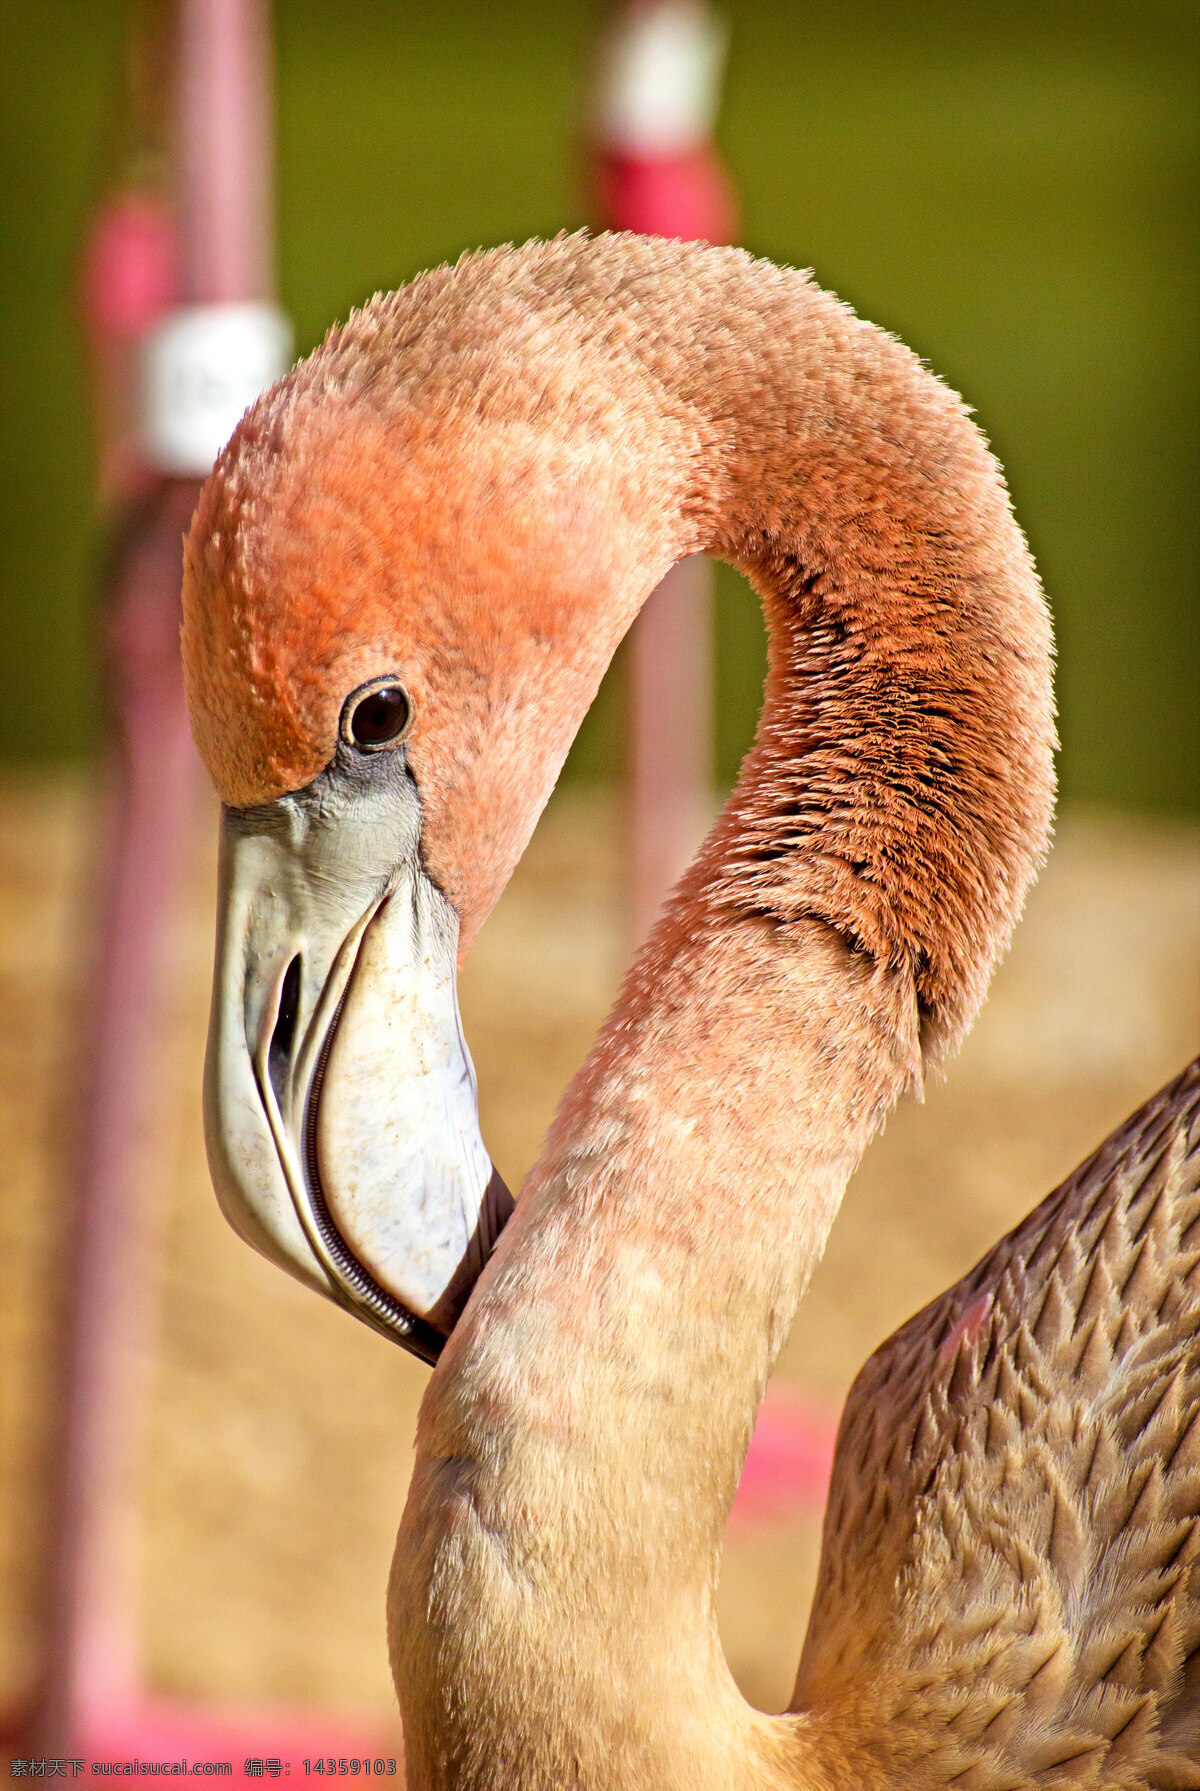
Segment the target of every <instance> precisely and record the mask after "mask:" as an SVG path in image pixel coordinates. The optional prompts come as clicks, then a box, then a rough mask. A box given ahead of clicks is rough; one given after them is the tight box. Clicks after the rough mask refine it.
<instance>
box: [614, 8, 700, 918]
mask: <svg viewBox="0 0 1200 1791" xmlns="http://www.w3.org/2000/svg"><path fill="white" fill-rule="evenodd" d="M724 47H725V34H724V29H723V27H722V25H721V22H720V20H719V19H718V17H717V15H716V14H715V13H714V12H713V11H712V10H711V9H710V7H709V6H708V5H707V4H706V0H622V4H620V5H618V6H617V7H616V9H615V10H614V12H613V14H612V16H611V18H610V21H609V26H608V29H607V32H606V34H605V37H604V39H603V42H602V46H601V57H600V73H599V81H598V83H597V89H596V101H595V107H594V114H593V135H594V141H595V147H596V158H595V176H596V191H597V197H598V200H599V205H600V209H601V212H602V214H603V218H604V222H605V223H607V224H610V225H612V226H613V227H614V228H616V229H618V230H635V231H639V232H641V233H643V234H646V235H652V236H669V237H677V238H680V239H682V240H692V239H701V240H704V241H707V242H728V241H729V240H730V238H731V237H732V235H733V232H734V203H733V195H732V190H731V188H730V185H729V181H728V179H727V178H726V175H725V173H724V170H723V169H722V167H721V164H720V162H719V160H718V159H717V156H716V152H715V150H714V148H713V143H712V124H713V118H714V115H715V112H716V103H717V95H718V88H719V82H720V73H721V67H722V63H723V59H724ZM712 663H713V650H712V568H711V567H710V566H709V564H708V562H707V561H705V560H704V559H702V558H700V557H698V556H697V557H695V558H692V559H688V560H683V561H681V562H680V564H679V565H677V566H675V567H673V568H672V570H671V571H670V572H669V573H668V574H667V576H666V578H665V579H664V580H663V581H662V583H661V584H660V585H659V587H658V589H657V590H656V591H655V592H654V593H653V594H652V595H651V597H650V599H649V601H648V603H647V604H646V606H645V608H644V609H643V610H642V613H641V615H640V616H639V617H638V619H637V621H636V623H635V624H634V627H633V629H632V632H631V635H630V683H629V708H630V748H629V783H630V804H629V808H630V884H631V888H630V908H631V911H632V921H633V926H634V930H635V933H636V935H637V937H638V938H641V937H642V936H643V935H644V934H645V932H646V931H647V929H648V927H649V926H650V923H651V921H652V920H653V918H654V915H655V914H656V913H657V911H658V908H659V907H660V905H661V903H662V900H663V897H664V896H665V895H666V893H667V891H668V890H669V889H670V887H671V885H672V884H673V883H674V882H675V880H676V878H677V877H678V876H679V874H680V872H681V871H682V870H683V868H684V866H685V865H686V864H687V862H688V860H689V859H690V858H691V857H692V856H693V854H694V853H695V850H696V848H697V846H698V845H699V843H700V840H701V838H702V837H703V834H704V830H705V828H706V826H707V823H708V820H709V818H710V809H711V802H712V738H711V714H712Z"/></svg>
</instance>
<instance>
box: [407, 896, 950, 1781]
mask: <svg viewBox="0 0 1200 1791" xmlns="http://www.w3.org/2000/svg"><path fill="white" fill-rule="evenodd" d="M686 922H687V917H686V916H685V915H679V916H677V918H676V922H674V923H671V924H668V925H667V926H666V927H665V928H664V929H663V930H662V932H661V933H660V935H659V937H658V938H657V940H656V941H653V942H652V945H651V956H652V958H653V964H654V977H655V983H656V988H657V991H658V993H657V997H656V999H655V1001H654V1002H653V1003H652V1004H651V1005H647V1004H646V1003H645V1002H644V1001H643V1000H642V998H641V995H640V992H639V988H638V979H637V978H636V977H635V978H634V979H632V980H631V983H630V986H629V988H628V989H627V991H626V995H625V998H624V1000H623V1002H622V1004H621V1005H620V1006H619V1007H618V1010H617V1012H616V1014H615V1015H614V1018H613V1021H612V1022H611V1023H610V1025H609V1027H608V1029H607V1031H606V1033H605V1035H604V1037H603V1039H602V1040H601V1042H600V1045H599V1046H598V1048H597V1051H596V1053H595V1054H594V1056H593V1058H592V1060H591V1062H590V1063H589V1065H588V1067H587V1069H586V1070H585V1072H584V1074H583V1077H582V1079H581V1081H580V1082H579V1084H578V1085H577V1086H576V1088H575V1089H574V1090H573V1092H572V1096H571V1098H570V1101H569V1103H568V1105H567V1107H566V1108H565V1109H564V1112H563V1114H562V1115H561V1117H560V1120H559V1122H558V1125H557V1127H556V1130H555V1133H554V1135H553V1136H552V1139H551V1142H550V1145H549V1148H548V1152H547V1155H546V1157H545V1159H544V1160H543V1163H542V1165H541V1166H540V1168H539V1170H538V1171H537V1172H536V1178H535V1181H534V1183H533V1185H531V1187H529V1188H528V1189H527V1190H526V1193H525V1196H524V1198H523V1200H522V1202H521V1205H520V1207H519V1208H518V1211H517V1213H516V1215H515V1216H514V1219H513V1220H512V1221H511V1223H510V1226H509V1228H508V1230H507V1231H506V1232H505V1234H504V1237H503V1239H502V1241H501V1244H500V1247H499V1249H498V1251H497V1253H496V1256H495V1257H494V1258H493V1262H492V1264H491V1265H490V1266H489V1271H488V1274H487V1276H486V1278H485V1281H484V1282H483V1283H481V1285H480V1286H479V1288H478V1289H477V1290H476V1295H475V1297H474V1299H473V1300H472V1302H471V1304H470V1306H469V1308H468V1311H467V1314H466V1316H465V1317H464V1319H463V1320H462V1321H460V1324H459V1327H458V1328H457V1330H456V1331H455V1333H454V1335H453V1336H452V1338H451V1341H450V1344H449V1345H448V1347H447V1350H446V1353H445V1355H444V1357H443V1359H442V1363H441V1365H440V1367H439V1369H438V1371H437V1373H436V1374H435V1376H434V1379H433V1381H432V1383H431V1386H430V1391H429V1395H428V1397H427V1399H426V1402H425V1405H424V1408H423V1412H422V1418H421V1428H420V1436H419V1445H418V1452H419V1459H418V1467H417V1473H416V1477H415V1479H414V1483H413V1489H412V1492H411V1494H410V1500H409V1505H408V1509H407V1512H406V1516H405V1521H404V1525H403V1528H402V1530H401V1534H400V1540H399V1543H398V1549H397V1556H396V1564H395V1570H394V1574H393V1580H392V1591H391V1600H390V1613H391V1624H392V1637H393V1649H394V1665H395V1668H396V1672H397V1681H398V1684H399V1685H400V1687H401V1695H402V1706H403V1712H404V1720H405V1733H406V1740H407V1747H408V1751H409V1767H408V1770H409V1774H410V1783H411V1784H412V1786H413V1787H414V1791H415V1788H416V1787H421V1788H422V1791H425V1788H426V1787H428V1788H431V1791H432V1788H434V1787H436V1788H437V1791H448V1788H449V1787H451V1786H453V1787H455V1788H456V1791H461V1788H465V1787H471V1788H472V1791H474V1788H476V1787H478V1788H479V1791H482V1788H483V1787H488V1788H489V1791H492V1788H495V1791H499V1787H502V1786H503V1787H511V1786H514V1785H520V1786H521V1787H522V1791H543V1788H545V1791H550V1788H551V1787H555V1788H556V1791H557V1788H558V1787H561V1786H564V1785H578V1786H581V1787H582V1786H587V1787H593V1786H594V1787H597V1788H599V1787H602V1786H603V1787H606V1788H616V1787H625V1786H630V1787H633V1786H642V1785H647V1786H648V1785H654V1786H656V1787H662V1788H664V1791H669V1788H672V1787H679V1788H680V1791H683V1788H684V1787H694V1786H696V1785H699V1784H703V1785H705V1786H713V1787H716V1786H724V1785H726V1784H728V1785H729V1786H731V1787H732V1786H734V1785H736V1786H738V1787H745V1786H747V1785H756V1784H760V1783H761V1784H762V1785H764V1786H766V1785H773V1784H776V1783H788V1784H792V1785H797V1784H800V1783H803V1784H805V1785H808V1786H812V1787H818V1786H820V1785H823V1784H825V1783H826V1780H825V1778H824V1777H823V1776H822V1775H821V1773H820V1769H819V1767H818V1766H817V1764H816V1763H815V1762H812V1763H810V1765H811V1771H808V1772H806V1776H805V1777H804V1778H803V1779H802V1780H801V1779H797V1778H795V1777H794V1776H793V1774H792V1772H791V1770H790V1766H789V1762H799V1761H802V1760H803V1757H804V1751H805V1735H804V1725H803V1719H797V1718H778V1719H769V1718H766V1717H763V1716H762V1715H760V1714H759V1713H757V1712H755V1711H753V1710H751V1709H750V1708H749V1707H748V1706H747V1705H746V1704H745V1703H744V1702H743V1700H742V1699H741V1697H740V1695H739V1694H738V1692H737V1690H736V1688H735V1687H734V1685H733V1683H732V1681H731V1679H730V1676H729V1673H728V1669H727V1667H726V1665H725V1662H724V1658H723V1655H722V1652H721V1648H720V1643H719V1640H718V1637H717V1629H716V1621H715V1615H714V1602H713V1601H714V1595H715V1590H716V1584H717V1577H718V1571H719V1564H720V1553H721V1542H722V1536H723V1532H724V1527H725V1522H726V1518H727V1517H728V1513H729V1509H730V1505H731V1503H732V1500H733V1495H734V1492H735V1489H736V1485H737V1480H738V1476H739V1474H740V1471H741V1466H742V1461H743V1458H744V1455H745V1450H746V1446H747V1443H748V1441H749V1437H750V1433H751V1430H752V1428H753V1424H754V1416H755V1412H756V1409H757V1406H758V1402H759V1399H760V1398H761V1394H762V1390H763V1386H764V1383H765V1380H766V1376H767V1373H768V1371H769V1368H770V1366H771V1363H772V1361H773V1359H774V1357H775V1355H776V1352H777V1350H778V1348H779V1346H780V1344H781V1342H782V1340H783V1338H784V1336H785V1335H786V1333H787V1330H788V1327H789V1326H790V1323H791V1320H792V1317H793V1314H794V1311H795V1308H796V1304H797V1301H798V1300H799V1297H800V1295H801V1293H802V1291H803V1288H804V1285H805V1283H806V1281H807V1279H808V1276H809V1274H810V1272H811V1270H812V1268H813V1266H814V1264H815V1262H816V1260H817V1258H818V1257H819V1255H820V1253H821V1250H822V1248H823V1245H824V1242H825V1238H826V1235H827V1233H828V1230H829V1226H830V1224H831V1223H832V1220H833V1217H834V1214H835V1212H836V1210H837V1206H838V1203H839V1201H840V1198H841V1194H842V1190H843V1187H844V1185H845V1182H846V1178H847V1176H848V1174H849V1173H850V1170H851V1169H852V1167H853V1165H854V1163H855V1162H856V1161H857V1158H858V1156H859V1154H860V1153H861V1151H862V1149H863V1146H864V1145H865V1143H866V1140H867V1138H868V1137H869V1135H870V1133H871V1131H872V1130H873V1129H874V1127H875V1126H876V1125H877V1124H878V1123H879V1120H880V1118H881V1116H882V1114H883V1112H884V1111H885V1110H886V1108H887V1107H888V1106H890V1104H891V1103H892V1101H893V1100H894V1099H895V1098H896V1095H897V1094H898V1092H899V1091H900V1090H901V1088H902V1087H903V1086H904V1084H905V1082H906V1081H907V1080H908V1078H909V1077H910V1076H911V1074H912V1071H913V1067H914V1064H915V1062H916V1059H917V1054H918V1044H917V1027H918V1022H917V1012H916V1003H915V1000H914V998H913V995H912V990H911V985H910V984H909V983H908V982H907V979H905V978H901V977H899V976H898V975H897V974H896V973H894V972H891V971H887V970H880V969H878V968H877V967H876V966H874V965H873V964H872V963H871V962H870V960H869V959H867V958H866V957H865V956H863V955H862V954H857V953H855V952H853V951H852V950H851V949H850V948H848V947H847V946H846V944H845V943H844V942H843V941H842V940H841V939H840V938H839V937H838V936H837V935H836V934H835V933H833V932H832V931H831V930H830V929H829V928H827V927H825V926H823V925H822V924H820V923H817V922H812V921H803V922H798V923H795V924H792V925H787V926H783V927H776V926H773V925H771V924H769V923H766V922H763V921H756V920H742V921H740V922H737V923H735V924H733V925H731V926H730V925H726V926H724V927H722V928H719V929H718V928H714V927H710V926H706V925H705V924H704V923H703V922H702V921H700V922H698V924H697V926H696V927H695V928H694V929H691V930H690V929H689V927H688V925H687V924H686ZM780 1774H783V1775H784V1776H783V1777H782V1778H781V1777H779V1775H780Z"/></svg>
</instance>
